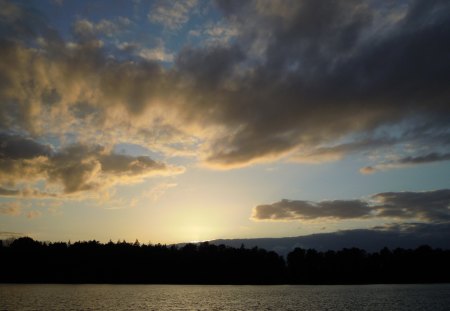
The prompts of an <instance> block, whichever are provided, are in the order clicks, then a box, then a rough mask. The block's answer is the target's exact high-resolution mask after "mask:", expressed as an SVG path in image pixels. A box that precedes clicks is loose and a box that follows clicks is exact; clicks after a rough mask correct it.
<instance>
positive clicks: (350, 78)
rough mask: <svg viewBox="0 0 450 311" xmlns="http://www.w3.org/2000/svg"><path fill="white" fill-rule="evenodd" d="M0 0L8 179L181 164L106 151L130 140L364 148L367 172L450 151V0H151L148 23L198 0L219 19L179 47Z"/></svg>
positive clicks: (103, 175) (116, 26) (283, 153)
mask: <svg viewBox="0 0 450 311" xmlns="http://www.w3.org/2000/svg"><path fill="white" fill-rule="evenodd" d="M0 6H1V10H0V11H1V14H0V55H1V57H0V81H1V83H0V105H1V109H0V133H2V134H1V139H2V141H6V142H7V145H6V146H3V144H2V145H1V147H0V156H1V163H0V165H1V169H0V174H1V184H2V187H4V189H7V191H18V190H17V188H11V187H9V186H8V185H14V184H18V183H25V181H24V180H23V178H22V177H23V176H25V175H27V176H29V177H30V178H31V179H32V180H45V182H46V183H48V184H56V185H58V187H60V191H59V192H57V193H64V194H74V193H79V192H82V191H87V190H94V189H98V188H99V187H101V185H105V184H114V183H118V182H119V181H118V180H119V177H120V178H123V180H129V181H131V180H134V181H136V180H142V178H144V177H145V176H149V175H152V174H156V173H157V172H158V173H167V172H169V171H171V169H169V167H170V165H169V164H162V163H159V162H155V161H154V160H153V159H150V158H148V157H129V156H124V155H118V154H114V153H112V152H111V151H108V150H112V148H113V146H114V145H115V144H118V143H123V142H127V143H133V144H138V145H141V146H143V147H146V148H148V149H150V150H152V151H155V152H158V153H160V154H162V155H163V157H164V158H165V159H166V160H168V161H169V159H170V157H173V156H185V157H187V156H189V157H193V158H194V159H195V161H198V162H199V163H201V164H203V165H205V166H208V167H212V168H219V169H228V168H233V167H242V166H247V165H251V164H252V163H258V162H268V161H276V160H280V159H287V160H290V161H295V162H308V163H311V162H323V161H332V160H338V159H341V158H343V157H345V156H348V155H359V156H361V157H363V158H364V159H366V161H367V162H369V163H367V166H366V167H363V168H362V169H361V172H362V173H372V172H375V171H378V170H383V169H390V168H394V167H402V166H407V165H418V164H424V163H431V162H437V161H448V160H449V159H450V158H449V156H448V155H449V146H450V139H449V137H450V126H449V124H450V108H449V107H450V106H449V105H448V98H450V90H449V88H448V81H450V65H449V62H448V52H447V51H448V50H449V48H450V41H449V40H448V38H449V36H450V18H449V16H450V4H449V3H448V1H439V0H436V1H426V2H424V1H414V0H409V1H402V2H398V3H391V2H389V3H379V2H378V1H366V2H360V1H333V2H330V3H328V4H327V5H323V3H321V2H320V1H312V0H303V1H264V0H254V1H245V2H242V1H216V2H215V3H214V5H212V4H208V5H206V4H205V3H204V2H197V1H187V2H181V1H175V2H170V3H168V2H155V3H154V5H153V6H152V8H151V10H150V12H149V14H148V20H147V21H146V23H148V24H149V25H153V26H154V25H160V26H162V27H163V28H165V29H166V30H169V32H171V33H172V32H173V33H176V32H177V31H180V30H181V29H183V28H184V27H192V26H188V25H190V24H189V21H191V19H192V18H193V16H194V15H195V14H201V13H200V12H203V11H207V10H214V13H215V14H216V15H217V16H219V18H220V21H218V22H217V24H214V25H212V24H211V23H208V24H205V25H200V26H201V27H200V29H197V28H198V26H197V25H196V27H197V28H196V30H195V29H194V32H192V33H191V34H192V36H190V37H195V36H196V34H197V35H198V36H202V37H201V38H202V39H199V40H200V41H201V42H200V43H195V42H194V41H193V42H187V43H186V42H185V44H179V47H178V48H177V50H170V52H169V50H166V48H165V47H166V46H168V42H169V41H170V40H168V42H160V41H158V40H156V41H158V42H159V43H158V44H159V45H157V46H154V47H143V46H141V47H138V46H134V45H133V44H132V43H127V42H139V40H140V39H141V38H140V37H133V35H132V34H131V35H129V37H127V40H126V41H125V40H124V38H123V37H122V36H123V31H124V30H126V29H127V27H132V26H133V25H134V24H133V23H135V21H132V20H131V19H130V18H131V17H124V16H115V17H109V18H108V19H106V18H105V19H100V20H95V21H94V20H90V19H88V18H85V17H77V18H76V19H74V21H73V25H72V28H71V32H69V33H60V32H59V31H58V29H56V27H55V26H54V25H52V24H51V23H50V20H47V19H45V18H42V16H41V15H40V14H38V13H37V11H38V10H33V9H30V8H29V7H26V6H21V5H19V4H17V3H15V2H10V1H1V2H0ZM196 10H197V11H196ZM194 11H195V12H194ZM130 25H131V26H130ZM133 27H135V25H134V26H133ZM150 29H152V28H150ZM150 31H151V30H150ZM136 33H140V32H136ZM222 39H223V40H222ZM202 40H203V41H202ZM202 42H203V43H202ZM205 42H207V44H204V43H205ZM120 47H122V48H120ZM11 133H12V134H11ZM39 141H40V142H42V143H38V142H39ZM22 145H23V146H24V149H19V148H18V147H17V146H22ZM97 146H103V147H97ZM102 148H104V149H102ZM392 159H394V160H392ZM68 176H71V178H68ZM25 186H27V187H28V188H30V187H31V186H32V185H25ZM7 191H6V193H8V192H7ZM42 191H44V190H42ZM12 193H13V192H9V194H12ZM363 203H364V202H359V203H358V202H354V203H352V204H363ZM280 204H281V203H280ZM324 204H325V205H324ZM327 204H331V205H333V204H341V203H339V202H335V201H333V202H328V203H314V204H313V203H311V202H290V203H289V204H287V203H286V202H284V203H283V204H282V205H283V206H284V205H287V206H290V207H289V208H290V209H291V210H286V213H288V214H289V215H290V214H293V215H294V217H295V215H298V214H299V213H298V212H297V211H298V210H300V211H302V212H301V213H300V214H299V215H301V216H302V217H308V212H307V211H308V210H309V209H311V208H312V207H314V208H317V209H320V210H321V213H322V214H323V215H325V216H326V215H328V214H330V212H329V208H328V205H327ZM363 205H364V204H363ZM352 211H353V210H351V211H349V210H347V207H345V208H342V213H343V215H346V213H347V212H348V213H350V214H351V212H352ZM372 212H373V211H372ZM269 215H270V213H269ZM325 216H324V217H325ZM360 216H362V215H359V216H358V217H360ZM286 217H288V216H286Z"/></svg>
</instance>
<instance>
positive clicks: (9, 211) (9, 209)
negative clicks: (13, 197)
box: [0, 202, 23, 216]
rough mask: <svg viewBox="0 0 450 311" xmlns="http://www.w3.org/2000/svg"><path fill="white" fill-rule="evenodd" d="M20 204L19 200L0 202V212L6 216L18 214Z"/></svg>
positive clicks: (19, 212)
mask: <svg viewBox="0 0 450 311" xmlns="http://www.w3.org/2000/svg"><path fill="white" fill-rule="evenodd" d="M22 208H23V206H22V204H21V203H20V202H1V203H0V214H3V215H8V216H19V215H21V214H22Z"/></svg>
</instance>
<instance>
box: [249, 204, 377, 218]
mask: <svg viewBox="0 0 450 311" xmlns="http://www.w3.org/2000/svg"><path fill="white" fill-rule="evenodd" d="M370 214H371V209H370V208H369V206H368V204H367V203H366V202H363V201H359V200H348V201H344V200H335V201H322V202H317V203H316V202H310V201H290V200H281V201H280V202H276V203H273V204H266V205H258V206H257V207H256V208H255V209H254V210H253V215H252V219H254V220H312V219H317V218H335V219H351V218H363V217H368V216H370Z"/></svg>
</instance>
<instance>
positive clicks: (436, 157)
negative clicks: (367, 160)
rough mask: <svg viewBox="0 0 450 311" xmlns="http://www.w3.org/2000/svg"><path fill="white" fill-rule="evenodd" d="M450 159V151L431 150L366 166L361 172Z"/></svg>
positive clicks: (372, 171) (369, 172) (370, 172)
mask: <svg viewBox="0 0 450 311" xmlns="http://www.w3.org/2000/svg"><path fill="white" fill-rule="evenodd" d="M449 160H450V153H437V152H431V153H427V154H424V155H417V156H407V157H403V158H400V159H398V160H394V161H390V162H383V163H379V164H376V165H373V166H365V167H363V168H361V169H360V172H361V173H363V174H372V173H375V172H377V171H383V170H387V169H393V168H401V167H405V166H411V165H417V164H427V163H434V162H442V161H449Z"/></svg>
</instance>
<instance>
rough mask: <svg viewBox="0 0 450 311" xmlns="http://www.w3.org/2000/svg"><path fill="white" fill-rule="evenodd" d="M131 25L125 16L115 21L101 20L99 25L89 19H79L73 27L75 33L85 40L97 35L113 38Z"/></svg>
mask: <svg viewBox="0 0 450 311" xmlns="http://www.w3.org/2000/svg"><path fill="white" fill-rule="evenodd" d="M131 24H132V22H131V20H130V19H128V18H127V17H123V16H119V17H117V18H115V19H114V20H108V19H101V20H100V21H99V22H98V23H94V22H92V21H89V20H87V19H78V20H77V21H75V23H74V25H73V32H74V33H75V35H77V36H79V37H80V38H83V39H86V38H93V37H95V36H97V35H105V36H108V37H112V36H114V35H117V34H119V33H120V32H123V31H124V30H125V29H126V28H127V27H129V26H130V25H131Z"/></svg>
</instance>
